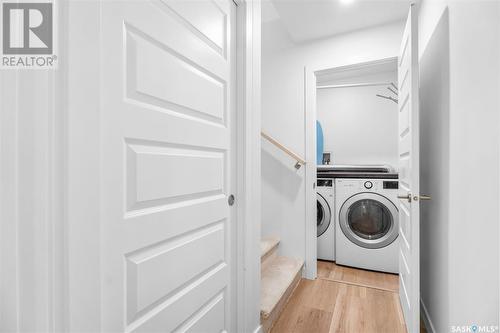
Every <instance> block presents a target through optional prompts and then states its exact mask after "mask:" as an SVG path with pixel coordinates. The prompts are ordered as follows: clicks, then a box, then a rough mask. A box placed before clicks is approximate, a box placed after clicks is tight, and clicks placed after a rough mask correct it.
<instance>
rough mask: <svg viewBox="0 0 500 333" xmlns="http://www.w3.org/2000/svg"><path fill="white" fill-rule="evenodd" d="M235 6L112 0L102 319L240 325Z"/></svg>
mask: <svg viewBox="0 0 500 333" xmlns="http://www.w3.org/2000/svg"><path fill="white" fill-rule="evenodd" d="M235 12H236V9H235V5H234V3H233V2H232V1H231V0H221V1H218V0H217V1H160V0H154V1H146V0H144V1H101V23H102V28H101V29H102V35H101V52H102V53H101V66H102V67H101V78H102V81H101V84H102V86H101V137H102V151H101V161H102V164H101V168H102V169H101V170H102V171H101V177H102V179H101V180H102V201H101V203H102V206H101V207H102V211H101V214H102V215H101V218H102V220H101V230H100V232H101V252H100V253H101V273H100V274H101V278H102V279H101V299H102V302H101V327H102V331H104V332H112V331H113V332H115V331H125V332H174V331H175V332H181V331H182V332H184V331H194V332H221V331H224V330H226V331H234V329H233V327H234V326H233V325H234V324H235V323H234V322H233V319H234V317H235V316H234V308H235V306H236V305H235V304H233V302H234V298H233V296H234V295H235V294H236V293H235V292H234V290H233V288H234V284H233V283H231V281H232V280H233V276H232V274H233V273H232V272H233V267H232V260H234V256H233V253H234V246H233V243H234V239H235V238H234V237H235V236H234V229H235V227H234V225H233V224H232V222H234V221H231V216H232V215H233V212H232V210H233V209H232V208H231V207H230V206H229V205H228V195H229V194H230V193H234V192H233V190H234V188H233V187H234V185H235V184H234V183H235V182H234V181H233V179H234V178H233V177H234V172H235V160H234V156H235V152H234V150H233V147H234V146H235V144H234V142H233V140H232V139H231V136H232V134H233V129H234V127H235V126H233V125H234V122H235V104H234V102H235V100H234V91H235V90H234V84H235V82H234V78H235V72H234V68H235V66H234V60H235V59H234V55H235V52H234V42H233V41H234V40H235V36H234V33H233V31H234V27H235V25H234V24H235V22H234V21H235Z"/></svg>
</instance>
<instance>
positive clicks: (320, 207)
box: [316, 193, 332, 237]
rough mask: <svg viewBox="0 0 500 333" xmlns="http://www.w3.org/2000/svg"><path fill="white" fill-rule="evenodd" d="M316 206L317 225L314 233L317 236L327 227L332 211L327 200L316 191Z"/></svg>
mask: <svg viewBox="0 0 500 333" xmlns="http://www.w3.org/2000/svg"><path fill="white" fill-rule="evenodd" d="M316 206H317V213H316V215H317V218H316V224H317V226H318V229H317V232H316V235H317V237H319V236H321V235H322V234H323V233H324V232H325V231H326V229H328V226H329V225H330V221H331V216H332V213H331V211H330V205H328V202H326V200H325V198H323V196H322V195H321V194H319V193H316Z"/></svg>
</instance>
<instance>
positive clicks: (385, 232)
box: [335, 178, 399, 273]
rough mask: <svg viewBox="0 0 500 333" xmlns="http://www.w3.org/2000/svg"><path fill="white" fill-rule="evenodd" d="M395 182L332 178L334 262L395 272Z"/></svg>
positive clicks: (396, 244)
mask: <svg viewBox="0 0 500 333" xmlns="http://www.w3.org/2000/svg"><path fill="white" fill-rule="evenodd" d="M397 190H398V181H397V180H394V179H392V180H391V179H366V178H365V179H342V178H338V179H336V181H335V196H336V229H337V232H336V237H335V247H336V251H335V259H336V262H337V264H341V265H346V266H352V267H359V268H365V269H370V270H375V271H382V272H390V273H398V249H399V247H398V240H399V238H398V235H399V215H398V208H397Z"/></svg>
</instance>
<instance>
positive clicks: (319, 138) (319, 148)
mask: <svg viewBox="0 0 500 333" xmlns="http://www.w3.org/2000/svg"><path fill="white" fill-rule="evenodd" d="M316 164H317V165H321V164H323V128H321V123H320V122H319V121H318V120H316Z"/></svg>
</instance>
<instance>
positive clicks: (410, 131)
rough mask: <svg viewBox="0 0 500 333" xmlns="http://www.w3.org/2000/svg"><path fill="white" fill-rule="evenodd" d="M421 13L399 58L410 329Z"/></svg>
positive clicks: (416, 317) (405, 298)
mask: <svg viewBox="0 0 500 333" xmlns="http://www.w3.org/2000/svg"><path fill="white" fill-rule="evenodd" d="M417 23H418V16H417V9H416V7H415V6H414V5H412V6H411V8H410V13H409V15H408V20H407V22H406V27H405V30H404V34H403V41H402V43H401V49H400V55H399V59H398V82H399V102H398V104H399V105H398V107H399V190H400V195H399V198H400V200H399V226H400V230H399V234H400V237H401V238H400V241H399V274H400V279H399V298H400V301H401V307H402V308H403V314H404V318H405V322H406V327H407V329H408V332H410V333H417V332H419V325H420V246H419V242H420V235H419V228H420V216H419V209H420V195H419V172H420V170H419V96H418V89H419V82H418V80H419V79H418V74H419V73H418V72H419V68H418V26H417Z"/></svg>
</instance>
